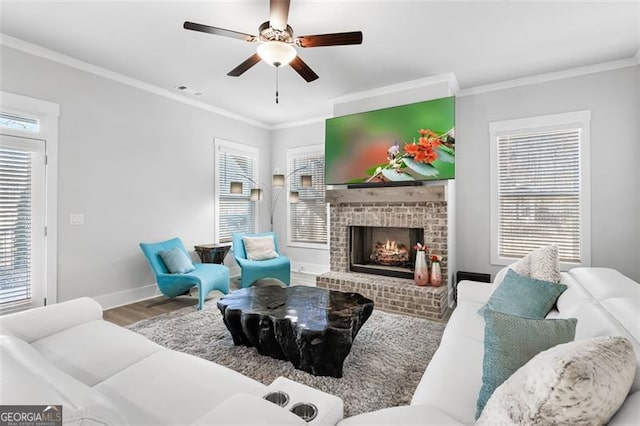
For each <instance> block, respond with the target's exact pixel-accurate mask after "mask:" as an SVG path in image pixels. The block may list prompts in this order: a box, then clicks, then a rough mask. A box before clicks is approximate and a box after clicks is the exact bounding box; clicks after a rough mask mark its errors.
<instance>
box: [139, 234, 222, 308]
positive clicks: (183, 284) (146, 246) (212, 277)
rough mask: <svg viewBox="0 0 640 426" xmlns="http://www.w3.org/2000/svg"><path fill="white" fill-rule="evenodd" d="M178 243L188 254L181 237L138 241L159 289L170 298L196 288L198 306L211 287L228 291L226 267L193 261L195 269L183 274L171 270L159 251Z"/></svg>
mask: <svg viewBox="0 0 640 426" xmlns="http://www.w3.org/2000/svg"><path fill="white" fill-rule="evenodd" d="M175 247H178V248H179V249H180V250H182V251H184V252H185V254H187V256H188V255H189V253H187V250H186V249H185V248H184V245H183V244H182V241H181V240H180V238H173V239H171V240H167V241H161V242H159V243H140V248H141V249H142V252H143V253H144V255H145V257H146V258H147V261H148V262H149V265H150V266H151V270H152V272H153V274H154V275H155V277H156V282H157V283H158V288H159V289H160V292H161V293H162V294H164V295H165V296H167V297H168V298H170V299H173V298H174V297H176V296H179V295H181V294H183V293H185V292H186V291H188V290H189V289H191V288H193V287H197V288H198V310H201V309H202V307H203V305H204V299H205V298H206V297H207V295H208V294H209V293H210V292H212V291H213V290H218V291H220V292H222V293H224V294H227V293H229V268H227V267H226V266H224V265H217V264H212V263H194V264H193V266H195V268H196V269H195V270H194V271H191V272H187V273H186V274H171V273H169V270H168V269H167V267H166V266H165V264H164V262H163V261H162V259H161V258H160V255H159V254H158V253H159V252H161V251H162V250H169V249H172V248H175Z"/></svg>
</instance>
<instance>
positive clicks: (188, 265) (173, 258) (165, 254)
mask: <svg viewBox="0 0 640 426" xmlns="http://www.w3.org/2000/svg"><path fill="white" fill-rule="evenodd" d="M158 256H160V259H162V262H163V263H164V266H166V267H167V270H168V271H169V272H170V273H172V274H186V273H187V272H191V271H193V270H195V269H196V267H195V266H193V262H192V261H191V259H190V258H189V256H187V254H186V253H185V252H184V251H182V249H181V248H180V247H173V248H170V249H167V250H160V251H159V252H158Z"/></svg>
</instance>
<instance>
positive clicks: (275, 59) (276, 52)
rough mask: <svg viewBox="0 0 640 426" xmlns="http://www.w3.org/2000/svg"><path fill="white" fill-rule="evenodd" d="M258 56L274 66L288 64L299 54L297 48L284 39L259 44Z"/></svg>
mask: <svg viewBox="0 0 640 426" xmlns="http://www.w3.org/2000/svg"><path fill="white" fill-rule="evenodd" d="M258 56H260V59H262V60H263V61H265V62H266V63H268V64H269V65H272V66H274V67H280V66H282V65H287V64H289V62H291V61H293V59H294V58H295V57H296V56H298V53H297V52H296V49H295V48H294V47H293V46H292V45H290V44H288V43H284V42H282V41H277V40H274V41H267V42H264V43H262V44H261V45H260V46H258Z"/></svg>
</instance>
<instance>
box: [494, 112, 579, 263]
mask: <svg viewBox="0 0 640 426" xmlns="http://www.w3.org/2000/svg"><path fill="white" fill-rule="evenodd" d="M567 127H575V128H580V129H581V135H580V197H579V199H580V253H581V261H580V263H567V262H561V263H560V269H562V270H568V269H570V268H573V267H576V266H591V169H590V166H591V137H590V136H591V135H590V132H591V111H590V110H585V111H576V112H567V113H560V114H549V115H542V116H535V117H526V118H519V119H515V120H504V121H495V122H490V123H489V145H490V181H491V185H490V202H491V264H492V265H509V264H511V263H513V262H515V261H517V260H518V259H519V258H512V257H503V256H500V255H499V241H500V236H499V223H498V210H499V201H498V138H499V137H501V136H504V135H508V134H511V135H513V134H518V133H525V132H526V133H529V132H533V131H536V132H537V131H543V132H544V131H551V130H559V129H565V128H567Z"/></svg>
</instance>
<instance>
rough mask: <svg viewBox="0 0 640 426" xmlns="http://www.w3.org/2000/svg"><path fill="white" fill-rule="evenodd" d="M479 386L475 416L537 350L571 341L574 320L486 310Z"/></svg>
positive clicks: (478, 414)
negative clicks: (519, 315) (539, 317)
mask: <svg viewBox="0 0 640 426" xmlns="http://www.w3.org/2000/svg"><path fill="white" fill-rule="evenodd" d="M484 319H485V332H484V358H483V361H482V388H481V389H480V393H479V394H478V401H477V404H476V408H477V410H476V418H478V417H480V413H482V410H483V408H484V406H485V404H486V403H487V401H488V400H489V398H490V397H491V394H493V392H494V391H495V390H496V388H497V387H498V386H500V385H501V384H502V383H503V382H504V381H505V380H507V379H508V378H509V377H510V376H511V375H512V374H513V373H514V372H515V371H516V370H518V369H519V368H520V367H522V366H523V365H524V364H526V363H527V361H529V360H530V359H531V358H533V357H534V356H535V355H537V354H538V353H540V352H542V351H544V350H546V349H549V348H551V347H553V346H555V345H558V344H560V343H566V342H570V341H572V340H573V338H574V336H575V331H576V322H577V321H576V320H575V319H573V318H572V319H554V320H546V319H529V318H522V317H518V316H513V315H507V314H503V313H501V312H494V311H492V310H490V309H487V310H486V311H485V315H484Z"/></svg>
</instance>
